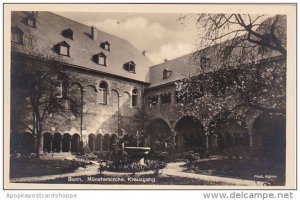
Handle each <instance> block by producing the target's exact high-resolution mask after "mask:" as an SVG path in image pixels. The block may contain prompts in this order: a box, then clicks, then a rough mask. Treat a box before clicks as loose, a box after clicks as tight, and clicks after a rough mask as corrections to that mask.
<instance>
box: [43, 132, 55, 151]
mask: <svg viewBox="0 0 300 200" xmlns="http://www.w3.org/2000/svg"><path fill="white" fill-rule="evenodd" d="M43 136H44V141H43V142H44V144H43V147H44V152H47V153H50V152H52V139H53V138H52V134H51V133H49V132H46V133H44V134H43Z"/></svg>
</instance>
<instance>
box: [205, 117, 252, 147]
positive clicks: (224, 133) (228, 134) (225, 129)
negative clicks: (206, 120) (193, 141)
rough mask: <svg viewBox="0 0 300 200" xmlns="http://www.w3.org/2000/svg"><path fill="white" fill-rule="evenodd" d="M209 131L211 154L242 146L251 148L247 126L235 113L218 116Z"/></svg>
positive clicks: (210, 125)
mask: <svg viewBox="0 0 300 200" xmlns="http://www.w3.org/2000/svg"><path fill="white" fill-rule="evenodd" d="M208 131H209V134H210V137H209V140H210V151H211V152H216V151H223V150H225V149H229V148H234V147H241V146H247V147H249V142H248V140H249V137H248V132H247V125H246V123H245V121H244V120H242V119H241V118H240V117H239V116H237V115H235V114H234V113H230V112H222V113H220V114H218V115H216V116H215V117H214V118H213V120H212V121H211V123H210V124H209V129H208Z"/></svg>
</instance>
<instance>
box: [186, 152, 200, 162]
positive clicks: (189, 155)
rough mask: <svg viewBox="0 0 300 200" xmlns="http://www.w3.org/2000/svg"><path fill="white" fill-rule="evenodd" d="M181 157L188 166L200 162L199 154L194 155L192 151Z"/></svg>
mask: <svg viewBox="0 0 300 200" xmlns="http://www.w3.org/2000/svg"><path fill="white" fill-rule="evenodd" d="M183 155H184V158H185V159H186V161H187V164H190V163H192V162H194V161H197V160H200V154H199V153H195V152H194V151H188V152H185V153H184V154H183Z"/></svg>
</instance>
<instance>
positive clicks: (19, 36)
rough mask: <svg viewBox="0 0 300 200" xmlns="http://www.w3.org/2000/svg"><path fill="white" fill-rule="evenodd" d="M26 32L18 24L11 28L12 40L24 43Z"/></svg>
mask: <svg viewBox="0 0 300 200" xmlns="http://www.w3.org/2000/svg"><path fill="white" fill-rule="evenodd" d="M23 37H24V32H23V31H22V30H21V29H20V28H19V27H17V26H14V27H12V28H11V41H12V42H14V43H16V44H21V45H22V44H23V39H24V38H23Z"/></svg>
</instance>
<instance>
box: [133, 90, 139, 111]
mask: <svg viewBox="0 0 300 200" xmlns="http://www.w3.org/2000/svg"><path fill="white" fill-rule="evenodd" d="M138 97H139V90H138V89H137V88H133V89H132V92H131V106H132V107H137V106H138Z"/></svg>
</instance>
